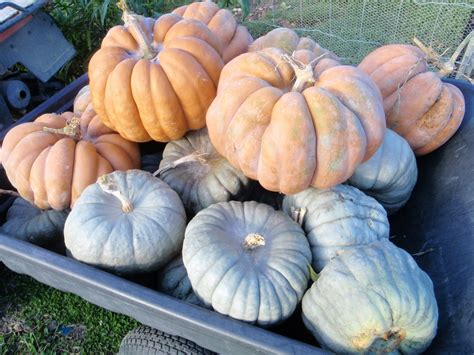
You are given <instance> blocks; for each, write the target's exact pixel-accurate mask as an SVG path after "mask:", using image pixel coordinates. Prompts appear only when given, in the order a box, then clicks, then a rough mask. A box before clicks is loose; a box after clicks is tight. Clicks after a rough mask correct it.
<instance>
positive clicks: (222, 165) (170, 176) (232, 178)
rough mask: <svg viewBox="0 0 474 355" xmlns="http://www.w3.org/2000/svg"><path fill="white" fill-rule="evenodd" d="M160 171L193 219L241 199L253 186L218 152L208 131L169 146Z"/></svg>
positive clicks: (189, 135)
mask: <svg viewBox="0 0 474 355" xmlns="http://www.w3.org/2000/svg"><path fill="white" fill-rule="evenodd" d="M158 171H159V172H160V173H159V175H158V176H159V177H160V178H161V179H163V181H164V182H166V183H167V184H168V185H170V186H171V188H172V189H173V190H175V191H176V192H177V193H178V195H179V196H180V197H181V200H182V201H183V204H184V207H185V209H186V212H187V213H188V215H190V216H193V215H194V214H196V213H197V212H199V211H200V210H202V209H204V208H206V207H209V206H210V205H212V204H214V203H217V202H226V201H230V200H241V199H243V198H244V197H246V196H248V195H249V191H250V188H251V187H252V186H253V185H252V183H251V181H250V180H249V179H248V178H247V177H246V176H245V175H244V174H242V173H241V172H240V171H239V170H237V169H235V168H234V167H233V166H232V165H230V164H229V162H228V161H227V160H226V159H225V158H224V157H222V156H221V155H219V153H217V151H216V149H215V148H214V147H213V146H212V144H211V141H210V139H209V135H208V133H207V129H206V128H202V129H200V130H199V131H193V132H190V133H188V134H187V135H186V136H184V137H183V138H181V139H179V140H176V141H173V142H170V143H168V144H167V145H166V147H165V150H164V152H163V159H162V160H161V163H160V169H159V170H158Z"/></svg>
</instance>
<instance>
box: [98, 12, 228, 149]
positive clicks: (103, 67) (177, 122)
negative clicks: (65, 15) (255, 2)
mask: <svg viewBox="0 0 474 355" xmlns="http://www.w3.org/2000/svg"><path fill="white" fill-rule="evenodd" d="M123 18H124V22H125V25H124V26H115V27H113V28H112V29H110V30H109V32H108V33H107V35H106V36H105V38H104V40H103V41H102V46H101V48H100V49H99V51H97V52H96V53H95V54H94V55H93V57H92V58H91V60H90V62H89V78H90V90H91V95H92V102H93V105H94V109H95V110H96V111H97V113H98V115H99V116H100V118H101V120H102V121H103V122H104V124H105V125H106V126H107V127H110V128H111V129H113V130H115V131H117V132H118V133H120V135H121V136H122V137H124V138H126V139H128V140H131V141H135V142H146V141H150V140H156V141H160V142H167V141H170V140H174V139H178V138H181V137H182V136H183V135H184V134H185V133H186V132H187V131H188V130H195V129H199V128H202V127H203V126H204V125H205V124H206V121H205V115H206V111H207V109H208V107H209V105H210V104H211V102H212V100H213V99H214V97H215V95H216V88H217V84H218V80H219V74H220V72H221V70H222V67H223V65H224V62H223V60H222V45H221V43H220V41H219V39H218V38H217V36H215V35H214V34H213V33H212V32H211V30H209V28H208V27H207V26H206V25H205V24H204V23H202V22H200V21H197V20H192V19H183V18H182V17H180V16H178V15H175V14H166V15H163V16H161V17H159V18H158V19H157V20H156V21H155V20H153V19H150V18H143V17H141V16H137V15H135V14H132V13H130V12H129V11H128V10H127V9H125V10H124V16H123Z"/></svg>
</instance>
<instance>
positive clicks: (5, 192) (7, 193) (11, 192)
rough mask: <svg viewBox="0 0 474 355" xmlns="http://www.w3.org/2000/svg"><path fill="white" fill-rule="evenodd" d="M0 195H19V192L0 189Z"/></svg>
mask: <svg viewBox="0 0 474 355" xmlns="http://www.w3.org/2000/svg"><path fill="white" fill-rule="evenodd" d="M0 195H11V196H16V197H20V194H19V193H18V192H16V191H12V190H4V189H0Z"/></svg>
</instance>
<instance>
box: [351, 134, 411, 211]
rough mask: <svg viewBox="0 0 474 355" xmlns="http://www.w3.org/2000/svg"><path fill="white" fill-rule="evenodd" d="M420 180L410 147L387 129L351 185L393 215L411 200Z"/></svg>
mask: <svg viewBox="0 0 474 355" xmlns="http://www.w3.org/2000/svg"><path fill="white" fill-rule="evenodd" d="M417 177H418V169H417V167H416V158H415V154H414V153H413V150H412V149H411V148H410V145H409V144H408V142H407V141H406V140H405V139H404V138H403V137H401V136H399V135H398V134H397V133H395V132H394V131H392V130H390V129H387V131H386V132H385V138H384V142H383V143H382V145H381V146H380V148H379V149H378V150H377V152H376V153H375V154H374V155H373V156H372V158H370V159H369V160H367V161H366V162H364V163H362V164H361V165H359V166H358V167H357V168H356V169H355V172H354V175H352V177H351V178H350V179H349V180H348V182H349V184H351V185H352V186H355V187H357V188H358V189H361V190H362V191H364V192H365V193H366V194H367V195H370V196H372V197H373V198H375V199H376V200H377V201H379V202H380V204H382V206H384V207H385V209H386V210H387V212H388V213H394V212H396V211H397V210H398V209H400V208H401V207H402V206H403V205H404V204H405V203H406V202H407V201H408V199H409V198H410V195H411V192H412V190H413V188H414V187H415V184H416V179H417Z"/></svg>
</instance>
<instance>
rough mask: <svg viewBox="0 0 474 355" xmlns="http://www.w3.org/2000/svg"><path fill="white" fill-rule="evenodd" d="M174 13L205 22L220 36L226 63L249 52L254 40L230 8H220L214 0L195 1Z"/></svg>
mask: <svg viewBox="0 0 474 355" xmlns="http://www.w3.org/2000/svg"><path fill="white" fill-rule="evenodd" d="M173 14H176V15H179V16H182V17H183V18H184V19H193V20H198V21H201V22H203V23H205V24H206V25H207V27H209V29H210V30H211V31H212V32H213V33H214V34H215V35H216V36H217V37H218V38H219V40H220V42H221V44H222V49H223V59H224V62H225V63H227V62H229V61H230V60H232V59H233V58H235V57H237V56H238V55H240V54H242V53H245V52H247V50H248V47H249V45H250V44H251V43H252V41H253V38H252V36H251V35H250V33H249V32H248V31H247V28H245V27H244V26H241V25H239V24H238V23H237V21H236V20H235V18H234V15H232V13H231V12H230V11H229V10H226V9H220V8H219V6H217V5H216V4H215V3H213V2H212V1H202V2H193V3H192V4H189V5H184V6H181V7H178V8H177V9H175V10H174V11H173Z"/></svg>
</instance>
